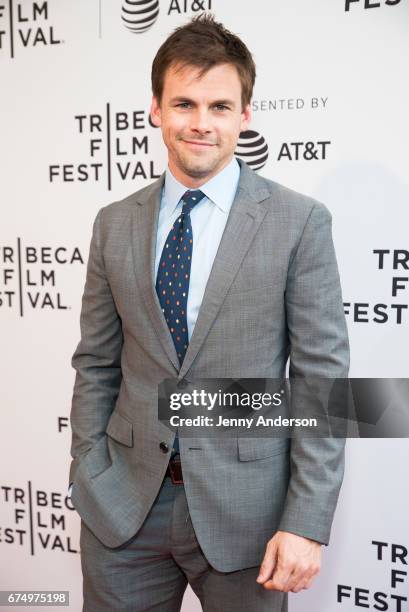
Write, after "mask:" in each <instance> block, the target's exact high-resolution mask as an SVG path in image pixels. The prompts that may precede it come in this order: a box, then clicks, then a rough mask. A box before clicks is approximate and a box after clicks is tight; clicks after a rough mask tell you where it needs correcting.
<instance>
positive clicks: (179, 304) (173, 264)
mask: <svg viewBox="0 0 409 612" xmlns="http://www.w3.org/2000/svg"><path fill="white" fill-rule="evenodd" d="M204 197H205V194H204V193H203V192H202V191H200V190H199V189H196V190H194V191H186V193H185V194H184V195H183V197H182V202H183V208H182V212H181V214H180V215H179V217H178V218H177V219H176V221H175V223H174V224H173V226H172V229H171V230H170V232H169V234H168V237H167V238H166V242H165V246H164V247H163V251H162V255H161V258H160V262H159V268H158V275H157V278H156V293H157V294H158V298H159V302H160V305H161V307H162V312H163V315H164V317H165V319H166V323H167V325H168V327H169V331H170V333H171V335H172V339H173V342H174V344H175V348H176V353H177V355H178V358H179V362H180V364H182V362H183V359H184V356H185V353H186V350H187V347H188V344H189V336H188V329H187V317H186V312H187V298H188V294H189V281H190V266H191V263H192V252H193V232H192V224H191V221H190V211H191V210H192V208H193V207H194V206H196V205H197V204H198V203H199V202H200V201H201V200H202V199H203V198H204Z"/></svg>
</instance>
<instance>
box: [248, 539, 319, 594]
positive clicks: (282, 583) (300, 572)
mask: <svg viewBox="0 0 409 612" xmlns="http://www.w3.org/2000/svg"><path fill="white" fill-rule="evenodd" d="M321 546H322V545H321V544H320V543H319V542H316V541H315V540H310V539H309V538H304V537H302V536H298V535H295V534H294V533H288V532H287V531H277V533H275V534H274V536H273V537H272V538H271V540H269V541H268V543H267V547H266V552H265V554H264V559H263V562H262V564H261V566H260V573H259V576H258V578H257V582H258V583H259V584H262V585H263V586H264V588H265V589H271V590H275V591H284V592H286V593H288V592H289V591H291V592H292V593H298V592H299V591H301V590H302V589H308V588H309V587H310V586H311V584H312V581H313V580H314V577H315V576H316V575H317V574H318V573H319V571H320V569H321Z"/></svg>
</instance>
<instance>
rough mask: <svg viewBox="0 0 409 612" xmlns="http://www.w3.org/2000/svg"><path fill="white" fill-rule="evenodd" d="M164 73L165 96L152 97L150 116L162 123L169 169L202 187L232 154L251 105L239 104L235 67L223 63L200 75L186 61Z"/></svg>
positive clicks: (239, 86) (193, 184)
mask: <svg viewBox="0 0 409 612" xmlns="http://www.w3.org/2000/svg"><path fill="white" fill-rule="evenodd" d="M175 68H176V67H175V66H173V67H172V66H171V67H170V68H169V69H168V70H167V72H166V75H165V81H164V88H163V95H162V100H161V103H160V105H159V101H158V100H157V99H156V98H155V97H153V99H152V107H151V118H152V121H153V123H154V125H156V126H160V127H161V128H162V136H163V140H164V142H165V145H166V147H167V149H168V162H169V168H170V170H171V172H172V174H173V175H174V176H175V178H176V179H177V180H178V181H180V182H181V183H183V184H184V185H186V186H187V187H193V188H196V187H199V186H200V185H203V183H205V182H206V181H208V180H209V179H210V178H211V177H212V176H214V175H215V174H217V173H218V172H220V170H222V169H223V168H224V167H225V166H226V165H227V164H228V163H229V162H230V160H231V159H232V157H233V154H234V150H235V148H236V144H237V140H238V138H239V134H240V132H241V131H243V130H246V129H247V126H248V124H249V121H250V105H248V106H247V107H246V108H245V109H244V110H242V106H241V83H240V79H239V75H238V73H237V70H236V68H235V66H233V65H232V64H221V65H219V66H215V67H214V68H211V69H210V70H208V72H206V73H205V74H204V75H203V76H202V77H201V78H200V79H199V78H198V73H199V69H198V68H196V67H195V66H186V67H184V68H183V69H181V70H179V71H176V70H175Z"/></svg>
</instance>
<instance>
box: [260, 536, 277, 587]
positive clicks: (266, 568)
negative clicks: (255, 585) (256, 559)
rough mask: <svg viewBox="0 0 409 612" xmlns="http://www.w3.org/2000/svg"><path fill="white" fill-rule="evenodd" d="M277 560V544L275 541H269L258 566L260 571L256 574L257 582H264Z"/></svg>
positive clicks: (269, 575)
mask: <svg viewBox="0 0 409 612" xmlns="http://www.w3.org/2000/svg"><path fill="white" fill-rule="evenodd" d="M276 560H277V546H276V545H275V543H273V542H270V543H269V544H268V545H267V549H266V552H265V554H264V559H263V562H262V564H261V566H260V572H259V575H258V576H257V582H260V583H263V582H266V580H268V579H269V578H271V575H272V573H273V570H274V567H275V564H276Z"/></svg>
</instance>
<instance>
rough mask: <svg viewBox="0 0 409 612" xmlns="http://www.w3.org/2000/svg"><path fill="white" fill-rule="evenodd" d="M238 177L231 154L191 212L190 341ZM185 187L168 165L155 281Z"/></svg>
mask: <svg viewBox="0 0 409 612" xmlns="http://www.w3.org/2000/svg"><path fill="white" fill-rule="evenodd" d="M239 178H240V166H239V164H238V161H237V159H236V158H235V157H233V159H232V160H231V162H229V163H228V164H227V166H226V167H225V168H223V170H222V171H221V172H219V173H218V174H216V176H214V177H213V178H211V179H210V180H209V181H207V183H205V184H204V185H202V186H201V187H200V190H201V191H203V193H204V194H205V196H206V197H205V198H203V199H202V200H201V201H200V202H199V204H197V205H196V206H195V207H194V208H193V210H192V211H191V213H190V220H191V223H192V231H193V252H192V261H191V268H190V283H189V294H188V300H187V312H186V314H187V328H188V336H189V341H190V338H191V337H192V333H193V329H194V327H195V323H196V319H197V315H198V313H199V308H200V305H201V303H202V299H203V295H204V292H205V289H206V285H207V281H208V280H209V276H210V271H211V269H212V266H213V262H214V259H215V257H216V253H217V249H218V248H219V244H220V240H221V237H222V234H223V232H224V228H225V227H226V222H227V217H228V216H229V212H230V209H231V206H232V204H233V200H234V197H235V195H236V191H237V186H238V184H239ZM188 189H189V187H186V186H185V185H182V183H179V181H177V180H176V179H175V177H174V176H173V174H172V173H171V171H170V170H169V167H168V168H167V169H166V175H165V184H164V187H163V189H162V197H161V204H160V211H159V219H158V231H157V234H156V255H155V282H156V276H157V273H158V267H159V262H160V258H161V255H162V251H163V247H164V245H165V241H166V238H167V237H168V234H169V232H170V230H171V227H172V225H173V224H174V222H175V221H176V219H177V218H178V216H179V215H180V213H181V211H182V207H183V204H182V202H181V198H182V196H183V194H184V193H185V191H187V190H188ZM71 491H72V484H71V485H70V487H69V490H68V496H71Z"/></svg>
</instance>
